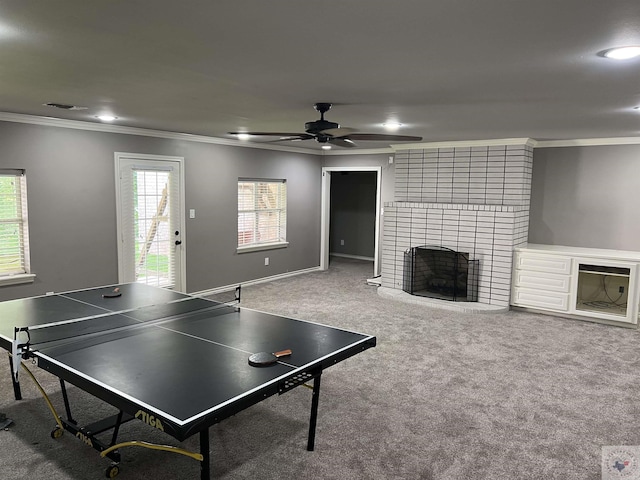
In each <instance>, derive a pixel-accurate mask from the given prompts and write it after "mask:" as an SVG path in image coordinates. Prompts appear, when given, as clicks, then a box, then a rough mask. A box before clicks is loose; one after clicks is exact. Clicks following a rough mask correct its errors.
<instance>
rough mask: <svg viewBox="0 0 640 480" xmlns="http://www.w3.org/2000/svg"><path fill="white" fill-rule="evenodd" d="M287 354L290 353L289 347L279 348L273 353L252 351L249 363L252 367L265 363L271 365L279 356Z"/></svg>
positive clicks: (262, 365) (264, 365) (261, 365)
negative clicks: (279, 349)
mask: <svg viewBox="0 0 640 480" xmlns="http://www.w3.org/2000/svg"><path fill="white" fill-rule="evenodd" d="M287 355H291V350H290V349H286V350H281V351H279V352H274V353H268V352H260V353H254V354H253V355H250V356H249V365H251V366H252V367H266V366H267V365H273V364H274V363H276V362H277V361H278V359H279V358H280V357H286V356H287Z"/></svg>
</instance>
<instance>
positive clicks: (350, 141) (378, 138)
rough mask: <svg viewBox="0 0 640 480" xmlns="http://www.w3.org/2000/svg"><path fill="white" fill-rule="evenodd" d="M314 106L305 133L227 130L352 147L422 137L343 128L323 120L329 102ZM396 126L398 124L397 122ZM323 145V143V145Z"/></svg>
mask: <svg viewBox="0 0 640 480" xmlns="http://www.w3.org/2000/svg"><path fill="white" fill-rule="evenodd" d="M314 108H315V109H316V110H317V111H318V112H320V119H319V120H314V121H312V122H306V123H305V124H304V131H305V133H283V132H229V134H230V135H236V136H238V137H239V136H240V135H251V136H256V137H280V138H278V139H277V140H271V141H272V142H282V141H289V140H291V141H299V140H312V139H315V141H316V142H318V143H322V144H327V143H329V144H331V145H337V146H339V147H345V148H353V147H356V146H357V145H356V144H355V142H354V140H356V141H357V140H360V141H375V142H419V141H421V140H422V137H415V136H411V135H387V134H380V133H357V131H356V130H355V129H353V128H343V127H341V126H340V124H338V123H336V122H330V121H329V120H325V118H324V114H325V113H327V112H328V111H329V109H330V108H331V104H330V103H316V104H315V105H314ZM397 125H398V126H399V125H400V124H397ZM323 146H324V145H323Z"/></svg>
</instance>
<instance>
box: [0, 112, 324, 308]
mask: <svg viewBox="0 0 640 480" xmlns="http://www.w3.org/2000/svg"><path fill="white" fill-rule="evenodd" d="M114 152H129V153H141V154H153V155H171V156H181V157H184V158H185V163H184V171H185V196H186V204H185V212H186V211H188V209H190V208H195V209H196V212H197V213H196V218H195V219H189V218H187V217H185V218H186V238H185V240H186V241H185V248H186V254H187V262H186V263H187V278H186V285H187V291H190V292H193V291H201V290H207V289H211V288H215V287H218V286H223V285H229V284H233V283H236V282H242V281H248V280H253V279H258V278H263V277H268V276H271V275H276V274H280V273H285V272H290V271H296V270H302V269H306V268H311V267H316V266H318V265H319V250H320V187H321V157H320V156H319V155H308V154H299V153H288V152H279V151H270V150H261V149H254V148H244V147H240V148H238V147H230V146H223V145H214V144H207V143H199V142H187V141H181V140H170V139H162V138H153V137H143V136H135V135H126V134H113V133H104V132H92V131H84V130H75V129H67V128H58V127H48V126H39V125H29V124H18V123H11V122H0V167H5V168H24V169H26V174H27V190H28V206H29V228H30V232H29V237H30V249H31V270H32V272H33V273H35V274H36V280H35V282H34V283H33V284H25V285H16V286H6V287H0V300H7V299H11V298H17V297H23V296H31V295H39V294H43V293H45V292H47V291H58V292H59V291H65V290H70V289H75V288H82V287H86V286H94V285H103V284H110V283H115V282H117V280H118V278H117V275H118V274H117V244H116V199H115V174H114ZM238 177H256V178H259V177H268V178H286V179H287V189H288V217H287V223H288V228H287V234H288V238H287V240H288V241H289V242H290V244H289V247H288V248H284V249H279V250H271V251H268V252H267V254H265V252H254V253H244V254H241V255H238V254H236V252H235V247H236V241H237V239H236V231H237V179H238ZM265 256H269V258H270V265H269V266H268V267H266V266H265V265H264V257H265Z"/></svg>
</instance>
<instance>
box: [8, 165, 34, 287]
mask: <svg viewBox="0 0 640 480" xmlns="http://www.w3.org/2000/svg"><path fill="white" fill-rule="evenodd" d="M0 175H2V176H8V177H9V176H13V177H15V178H17V179H19V181H20V183H21V185H20V202H21V204H22V207H21V216H20V220H21V222H22V252H21V255H22V260H23V262H24V270H25V271H24V272H12V273H0V287H2V286H8V285H19V284H23V283H33V282H34V280H35V278H36V275H35V274H34V273H31V251H30V249H29V210H28V207H27V185H26V174H25V170H24V169H16V168H0Z"/></svg>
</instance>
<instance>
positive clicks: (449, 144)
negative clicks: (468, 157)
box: [391, 138, 537, 152]
mask: <svg viewBox="0 0 640 480" xmlns="http://www.w3.org/2000/svg"><path fill="white" fill-rule="evenodd" d="M499 145H500V146H502V145H529V146H531V147H533V148H535V147H536V146H537V141H536V140H533V139H531V138H491V139H486V140H462V141H445V142H421V143H405V144H402V145H391V148H393V150H394V151H396V152H397V151H400V150H423V149H427V148H464V147H491V146H499Z"/></svg>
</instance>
